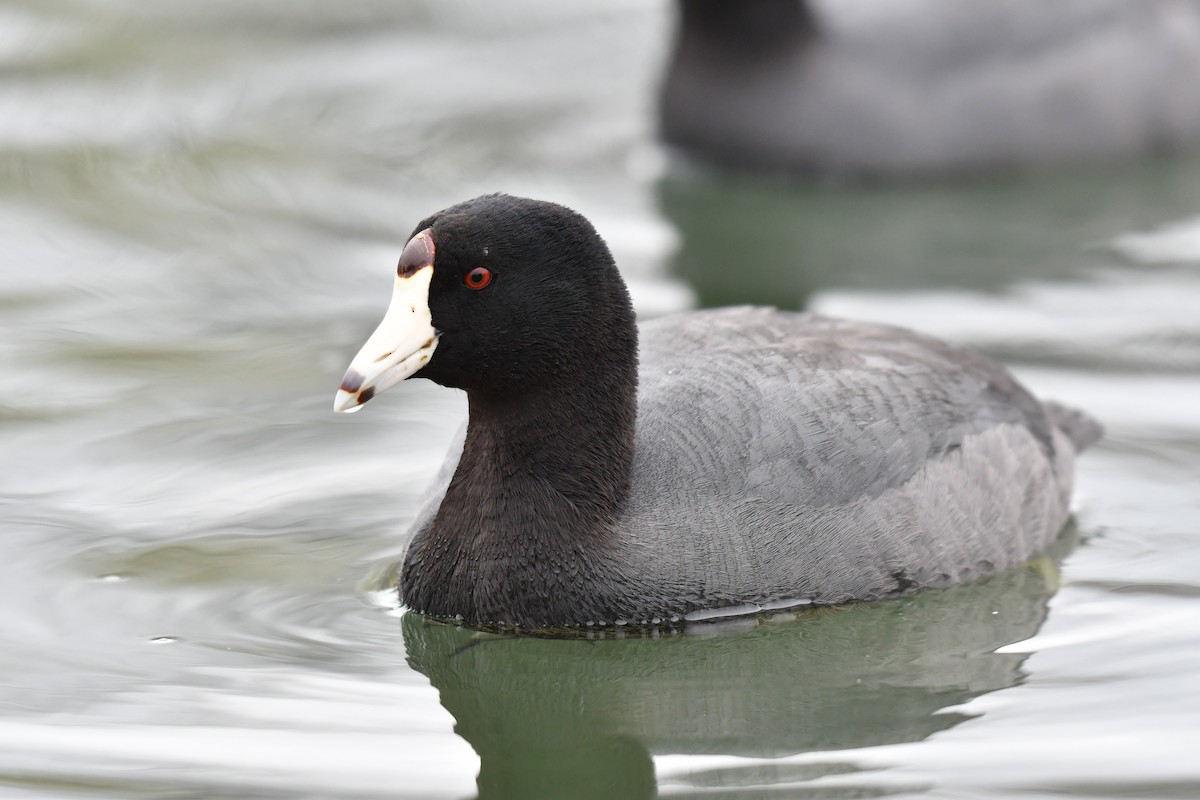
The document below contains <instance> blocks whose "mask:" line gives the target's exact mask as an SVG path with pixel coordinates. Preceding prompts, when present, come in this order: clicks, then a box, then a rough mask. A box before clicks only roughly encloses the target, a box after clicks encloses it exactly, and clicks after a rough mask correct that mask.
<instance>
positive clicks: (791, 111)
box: [660, 0, 1200, 178]
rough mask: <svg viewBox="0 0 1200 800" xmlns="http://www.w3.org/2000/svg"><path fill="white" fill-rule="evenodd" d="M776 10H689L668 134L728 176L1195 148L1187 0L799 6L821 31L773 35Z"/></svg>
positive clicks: (997, 163)
mask: <svg viewBox="0 0 1200 800" xmlns="http://www.w3.org/2000/svg"><path fill="white" fill-rule="evenodd" d="M681 2H682V3H684V4H687V3H688V2H689V0H681ZM788 2H789V0H782V2H781V0H744V1H743V2H739V3H737V4H736V6H737V8H738V11H739V13H741V14H749V13H751V12H754V13H758V14H761V15H762V16H763V17H764V19H766V20H767V21H765V22H763V23H762V24H761V25H756V26H749V25H748V26H747V30H744V31H735V30H731V29H730V27H729V25H728V24H727V23H728V20H724V19H715V18H714V17H715V15H710V14H708V13H706V12H704V11H703V9H699V10H697V9H696V8H693V9H690V11H691V12H693V13H692V18H691V20H690V22H691V24H688V23H689V19H688V15H687V14H685V15H684V22H685V24H684V25H683V28H682V30H681V31H680V33H679V35H678V37H677V42H676V48H675V51H674V53H673V55H672V58H671V61H670V63H669V66H668V70H667V74H666V78H665V81H664V85H663V88H662V94H661V100H660V120H661V128H662V133H663V137H664V138H665V140H666V141H667V142H669V143H672V144H675V145H678V146H679V147H681V148H682V149H683V150H684V151H685V152H690V153H693V154H696V155H699V156H701V157H703V158H706V159H709V160H714V161H717V162H722V163H726V164H730V165H734V166H749V167H758V168H766V169H783V170H788V171H798V172H817V173H828V174H834V175H856V176H866V177H882V178H889V177H903V176H922V175H945V174H961V173H970V172H981V171H991V170H999V169H1009V168H1020V167H1039V166H1047V165H1057V164H1064V163H1080V162H1087V161H1101V160H1108V159H1113V158H1117V157H1123V156H1130V155H1136V154H1143V153H1149V152H1158V151H1161V150H1166V149H1177V148H1181V147H1184V146H1187V145H1192V144H1194V143H1196V142H1197V141H1200V92H1198V91H1197V90H1196V86H1197V85H1198V84H1200V3H1198V2H1196V0H1051V1H1050V2H1047V1H1046V0H989V2H986V3H971V2H965V3H964V2H961V0H830V2H816V3H809V5H810V6H811V7H812V14H811V16H812V18H813V20H814V21H815V22H814V23H813V25H815V32H814V31H813V30H811V29H808V30H802V29H797V30H796V31H795V32H794V33H793V34H791V35H790V36H785V35H784V34H782V33H780V32H779V30H780V27H781V25H785V23H784V22H783V21H784V20H786V19H788V18H789V14H788V12H787V9H785V8H783V6H784V5H786V4H788ZM797 2H799V0H791V4H792V5H795V4H796V3H797ZM730 5H731V6H732V5H734V4H730ZM772 15H774V16H777V17H778V18H779V20H780V22H781V24H780V25H771V24H769V18H770V16H772ZM791 16H794V14H793V15H791ZM706 28H707V29H706ZM757 39H761V41H758V40H757Z"/></svg>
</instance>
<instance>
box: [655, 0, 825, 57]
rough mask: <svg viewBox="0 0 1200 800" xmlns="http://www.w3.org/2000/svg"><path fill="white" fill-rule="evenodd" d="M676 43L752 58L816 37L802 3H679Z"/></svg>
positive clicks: (682, 0)
mask: <svg viewBox="0 0 1200 800" xmlns="http://www.w3.org/2000/svg"><path fill="white" fill-rule="evenodd" d="M679 8H680V42H681V45H682V46H685V47H686V46H696V47H699V48H701V49H703V50H704V51H706V52H708V53H710V54H716V53H720V52H723V51H725V52H728V53H729V54H731V55H733V54H736V55H738V56H739V57H742V58H746V59H752V58H755V57H759V56H764V55H770V54H772V53H773V52H775V51H776V50H779V49H784V48H788V47H792V46H794V45H796V44H797V43H801V42H807V41H809V40H811V39H813V38H815V37H816V35H817V33H818V26H817V21H816V18H815V17H814V15H813V12H812V9H811V8H810V7H809V5H808V3H807V2H806V1H805V0H679Z"/></svg>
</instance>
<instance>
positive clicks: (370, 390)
mask: <svg viewBox="0 0 1200 800" xmlns="http://www.w3.org/2000/svg"><path fill="white" fill-rule="evenodd" d="M374 396H375V387H374V386H368V387H367V388H365V389H363V390H362V394H360V395H359V396H358V404H359V405H360V406H361V405H362V404H363V403H365V402H367V401H368V400H370V399H371V398H372V397H374Z"/></svg>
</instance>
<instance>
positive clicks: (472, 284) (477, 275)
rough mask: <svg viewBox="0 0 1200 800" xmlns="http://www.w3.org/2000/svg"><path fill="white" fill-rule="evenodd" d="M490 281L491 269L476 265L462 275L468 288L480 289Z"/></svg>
mask: <svg viewBox="0 0 1200 800" xmlns="http://www.w3.org/2000/svg"><path fill="white" fill-rule="evenodd" d="M491 282H492V271H491V270H490V269H488V268H487V267H476V268H475V269H473V270H471V271H470V272H468V273H467V274H466V275H464V276H463V283H464V284H466V287H467V288H468V289H482V288H483V287H485V286H487V285H488V284H489V283H491Z"/></svg>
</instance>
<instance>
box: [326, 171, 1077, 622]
mask: <svg viewBox="0 0 1200 800" xmlns="http://www.w3.org/2000/svg"><path fill="white" fill-rule="evenodd" d="M729 268H730V269H737V265H736V264H730V265H729ZM639 338H640V356H641V357H640V366H639ZM412 375H416V376H418V377H423V378H429V379H430V380H432V381H434V382H436V383H439V384H442V385H443V386H451V387H455V388H459V389H464V390H466V392H467V398H468V403H469V421H468V424H467V427H466V431H465V440H464V441H462V442H460V443H459V444H457V445H456V446H455V447H454V448H453V449H452V451H451V454H450V457H449V459H448V460H447V462H446V464H445V466H444V467H443V469H442V471H441V474H440V476H439V477H438V479H437V485H436V487H435V492H436V497H435V499H434V500H433V502H432V503H431V504H430V505H429V506H428V507H427V508H426V509H425V510H424V511H423V512H422V513H421V514H420V515H419V517H418V520H417V523H416V524H415V526H414V530H413V533H412V538H411V540H410V542H409V545H408V549H407V552H406V555H405V559H404V565H403V567H402V571H401V576H400V587H401V593H402V598H403V600H404V602H405V603H406V604H407V605H408V606H409V607H410V608H412V609H414V610H416V611H419V612H422V613H425V614H429V615H433V616H438V617H459V618H461V619H463V620H465V621H467V622H468V623H471V624H475V625H483V626H490V625H495V626H501V627H519V628H546V627H575V626H585V625H614V624H621V623H623V622H629V623H635V622H636V623H640V622H651V623H654V622H659V621H662V622H665V621H667V620H672V619H680V618H683V619H700V618H705V617H707V616H710V615H718V614H736V613H743V612H753V611H756V610H761V609H775V608H783V607H787V606H791V605H804V604H831V603H842V602H846V601H850V600H866V599H875V598H882V597H887V596H891V595H897V594H903V593H906V592H910V591H913V590H916V589H920V588H924V587H933V586H945V585H948V584H952V583H955V582H959V581H964V580H969V579H972V578H977V577H981V576H984V575H988V574H990V573H993V572H995V571H997V570H1003V569H1006V568H1008V567H1012V566H1014V565H1017V564H1020V563H1021V562H1023V561H1025V560H1027V559H1028V558H1029V557H1030V556H1031V555H1033V554H1035V553H1037V552H1038V551H1039V550H1041V549H1043V548H1044V547H1046V545H1047V544H1049V543H1050V542H1051V541H1052V540H1053V539H1054V537H1055V535H1056V534H1057V533H1058V531H1059V530H1060V529H1061V528H1062V526H1063V524H1064V522H1065V520H1066V518H1067V501H1068V497H1069V494H1070V491H1071V481H1072V471H1073V470H1072V468H1073V462H1074V458H1075V454H1076V452H1077V451H1078V450H1080V449H1081V448H1083V447H1084V446H1086V445H1087V444H1089V443H1091V442H1092V441H1094V440H1095V439H1096V438H1097V437H1098V436H1099V433H1100V429H1099V426H1098V425H1097V424H1096V423H1095V422H1094V421H1092V420H1091V419H1090V418H1088V417H1086V416H1085V415H1083V414H1082V413H1080V412H1074V411H1069V410H1066V409H1064V408H1062V407H1060V406H1057V405H1054V404H1051V403H1043V402H1039V401H1038V400H1037V399H1035V398H1034V397H1033V396H1032V395H1031V394H1030V393H1029V392H1028V391H1026V390H1025V389H1024V388H1023V387H1022V386H1021V385H1020V384H1018V383H1017V382H1016V381H1015V380H1014V379H1013V378H1012V376H1010V375H1009V374H1008V372H1006V371H1005V370H1004V368H1003V367H1001V366H999V365H997V364H995V363H992V362H991V361H989V360H987V359H985V358H983V357H981V356H979V355H977V354H975V353H973V352H970V351H968V350H963V349H960V348H957V347H954V346H951V345H949V344H946V343H944V342H940V341H937V340H935V339H931V338H929V337H926V336H922V335H920V334H917V333H913V332H911V331H907V330H902V329H899V328H892V327H886V326H882V325H870V324H864V323H859V322H847V321H842V320H836V319H829V318H825V317H820V316H815V315H811V314H801V313H785V312H780V311H775V310H773V309H767V308H748V307H744V308H729V309H721V310H714V311H700V312H694V313H687V314H681V315H678V316H673V317H668V318H664V319H658V320H654V321H652V322H648V323H646V324H644V325H641V326H640V327H639V326H638V325H637V324H636V322H635V319H634V314H633V309H632V307H631V305H630V301H629V295H628V292H627V291H626V288H625V284H624V283H623V281H622V280H621V277H620V275H619V274H618V272H617V268H616V265H615V264H614V262H613V258H612V255H611V254H610V253H609V251H608V248H607V247H606V245H605V244H604V242H603V240H601V239H600V237H599V236H598V235H597V234H596V232H595V230H594V229H593V228H592V226H591V225H590V224H589V223H588V221H587V220H585V219H584V218H583V217H581V216H580V215H578V214H576V213H575V212H573V211H571V210H569V209H567V208H564V207H562V206H559V205H555V204H553V203H546V202H540V201H536V200H526V199H521V198H516V197H509V196H506V195H491V196H487V197H480V198H477V199H475V200H470V201H468V202H465V203H462V204H460V205H456V206H454V207H452V208H448V209H446V210H445V211H442V212H439V213H437V214H434V215H433V216H431V217H428V218H427V219H425V220H423V221H422V222H421V223H419V224H418V225H417V227H416V230H415V232H414V234H413V236H412V238H411V239H410V240H409V242H408V244H407V245H406V246H405V248H404V251H403V253H402V254H401V256H400V262H399V266H398V268H397V276H396V280H395V289H394V294H393V297H392V301H391V306H390V307H389V309H388V311H387V314H386V316H385V317H384V319H383V322H382V323H381V324H380V326H379V328H378V330H376V331H375V333H374V334H373V335H372V336H371V337H370V339H369V340H368V341H367V343H366V344H365V345H364V346H363V348H362V350H361V351H360V352H359V354H358V355H357V356H356V357H355V359H354V361H353V363H352V364H351V366H350V369H349V371H347V373H346V377H345V378H344V380H343V382H342V385H341V389H340V391H339V392H338V395H337V400H336V401H335V405H334V408H335V410H339V411H350V410H353V409H355V408H357V407H359V406H360V405H361V404H363V403H365V402H366V401H367V400H369V399H371V398H372V397H373V396H374V395H375V394H376V393H378V392H381V391H383V390H384V389H386V388H388V387H389V386H392V385H393V384H395V383H397V382H399V381H400V380H403V379H404V378H407V377H409V376H412Z"/></svg>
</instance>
